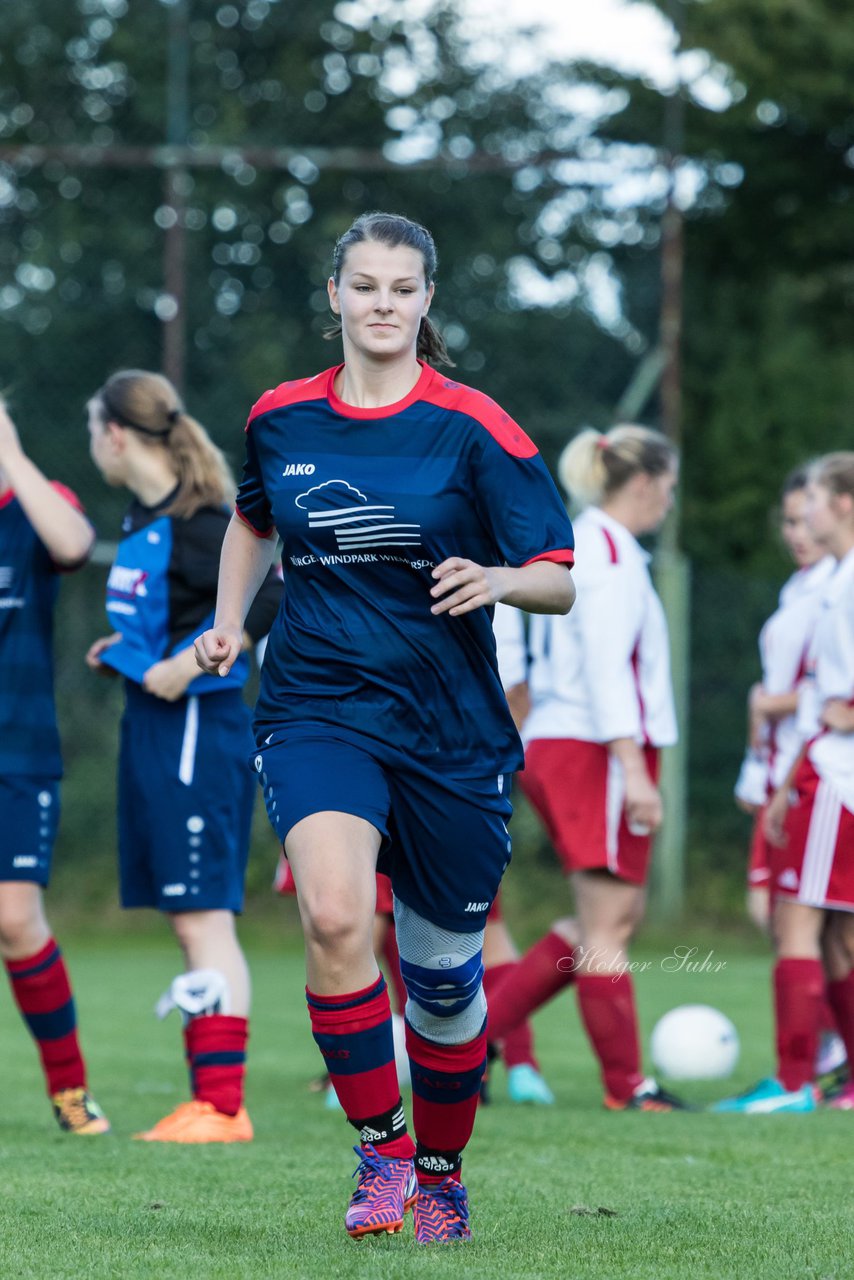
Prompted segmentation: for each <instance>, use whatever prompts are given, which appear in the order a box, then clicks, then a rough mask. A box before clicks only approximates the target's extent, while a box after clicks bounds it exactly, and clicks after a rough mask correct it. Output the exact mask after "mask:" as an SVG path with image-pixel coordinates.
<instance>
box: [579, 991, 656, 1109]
mask: <svg viewBox="0 0 854 1280" xmlns="http://www.w3.org/2000/svg"><path fill="white" fill-rule="evenodd" d="M577 987H578V1007H579V1010H580V1012H581V1020H582V1022H583V1023H584V1027H585V1030H586V1032H587V1034H588V1036H589V1037H590V1043H591V1045H592V1046H593V1052H594V1053H595V1054H596V1057H597V1058H598V1059H599V1064H600V1066H601V1069H602V1080H603V1082H604V1085H605V1089H606V1091H607V1092H608V1094H609V1095H610V1096H611V1097H612V1098H613V1099H614V1100H615V1101H616V1102H628V1100H629V1098H631V1096H632V1094H633V1093H634V1091H635V1089H636V1088H637V1087H638V1085H639V1084H640V1083H641V1081H642V1080H643V1074H642V1072H641V1066H640V1043H639V1040H638V1018H637V1011H636V1009H635V988H634V983H633V982H632V979H631V975H630V974H628V973H626V972H625V971H623V972H622V973H617V974H613V973H579V974H578V975H577Z"/></svg>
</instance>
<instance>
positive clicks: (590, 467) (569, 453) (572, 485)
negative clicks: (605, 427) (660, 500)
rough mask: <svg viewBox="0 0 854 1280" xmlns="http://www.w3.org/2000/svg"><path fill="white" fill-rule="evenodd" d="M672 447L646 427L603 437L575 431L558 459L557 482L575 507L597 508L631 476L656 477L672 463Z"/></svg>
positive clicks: (593, 432)
mask: <svg viewBox="0 0 854 1280" xmlns="http://www.w3.org/2000/svg"><path fill="white" fill-rule="evenodd" d="M677 456H678V455H677V453H676V450H675V449H674V447H673V445H672V444H671V443H670V441H669V440H668V439H667V437H666V436H664V435H662V434H661V432H660V431H653V430H652V429H651V428H650V427H638V426H634V425H621V426H617V427H612V428H611V430H610V431H608V432H607V433H605V434H603V433H602V432H601V431H596V430H594V429H593V428H592V427H587V428H586V429H585V430H583V431H579V433H578V435H577V436H574V437H573V439H572V440H570V442H569V444H568V445H567V446H566V447H565V449H564V450H563V452H562V453H561V455H560V458H559V459H558V476H559V478H560V482H561V484H562V485H563V487H564V489H565V490H566V492H567V494H568V495H569V496H570V498H571V499H572V501H573V503H574V504H576V505H577V506H579V507H589V506H598V505H599V504H600V503H601V502H603V501H604V500H605V499H606V498H609V497H611V496H612V494H614V493H616V492H617V490H618V489H622V487H623V485H625V484H627V483H628V482H629V480H631V479H632V477H633V476H636V475H640V474H643V475H649V476H659V475H663V474H664V473H665V472H667V471H669V470H670V469H671V468H672V467H673V466H674V465H675V463H676V459H677Z"/></svg>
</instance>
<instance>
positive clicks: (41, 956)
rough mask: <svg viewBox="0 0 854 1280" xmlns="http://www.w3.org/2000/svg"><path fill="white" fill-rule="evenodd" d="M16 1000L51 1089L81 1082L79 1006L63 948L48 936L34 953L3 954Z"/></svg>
mask: <svg viewBox="0 0 854 1280" xmlns="http://www.w3.org/2000/svg"><path fill="white" fill-rule="evenodd" d="M6 972H7V973H8V975H9V982H10V983H11V986H12V994H13V996H14V997H15V1003H16V1004H17V1006H18V1008H19V1009H20V1011H21V1014H22V1016H23V1018H24V1021H25V1022H26V1024H27V1026H28V1027H29V1029H30V1033H31V1035H32V1037H33V1039H34V1040H35V1042H36V1045H37V1047H38V1051H39V1055H40V1057H41V1060H42V1067H43V1068H44V1073H45V1079H46V1081H47V1091H48V1093H49V1094H51V1095H52V1094H54V1093H59V1092H60V1090H62V1089H77V1088H81V1087H83V1088H85V1086H86V1066H85V1063H84V1061H83V1055H82V1054H81V1052H80V1044H79V1042H78V1039H77V1011H76V1009H75V1006H74V997H73V995H72V993H71V983H70V981H69V978H68V970H67V969H66V967H65V961H64V960H63V958H62V952H61V951H60V949H59V947H58V946H57V945H56V942H55V941H54V939H53V938H51V939H50V940H49V941H48V942H46V943H45V945H44V946H43V947H42V948H41V950H40V951H37V952H36V954H35V955H32V956H27V957H26V958H24V959H23V960H7V961H6Z"/></svg>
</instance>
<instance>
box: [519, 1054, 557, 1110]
mask: <svg viewBox="0 0 854 1280" xmlns="http://www.w3.org/2000/svg"><path fill="white" fill-rule="evenodd" d="M507 1092H508V1094H509V1095H510V1101H511V1102H533V1103H535V1104H536V1105H538V1106H541V1107H550V1106H552V1104H553V1103H554V1100H555V1096H554V1094H553V1093H552V1091H551V1089H550V1088H549V1086H548V1085H547V1084H546V1082H545V1080H544V1079H543V1077H542V1076H541V1075H540V1073H539V1071H537V1069H536V1068H535V1067H532V1066H531V1064H530V1063H529V1062H520V1063H518V1064H517V1065H516V1066H515V1067H510V1069H509V1071H508V1072H507Z"/></svg>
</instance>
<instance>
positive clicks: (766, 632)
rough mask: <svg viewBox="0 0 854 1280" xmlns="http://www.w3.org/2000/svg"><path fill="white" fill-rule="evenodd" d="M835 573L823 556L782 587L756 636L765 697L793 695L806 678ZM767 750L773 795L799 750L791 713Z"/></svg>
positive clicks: (780, 723) (775, 731)
mask: <svg viewBox="0 0 854 1280" xmlns="http://www.w3.org/2000/svg"><path fill="white" fill-rule="evenodd" d="M835 567H836V562H835V560H834V559H833V556H824V557H823V558H822V559H821V560H819V561H818V562H817V563H816V564H813V565H809V566H808V567H807V568H805V569H799V570H798V571H797V573H793V574H792V576H791V577H790V578H789V580H788V582H786V583H785V585H784V586H783V589H782V590H781V592H780V601H779V604H778V606H777V609H776V610H775V612H774V613H772V615H771V617H770V618H769V619H768V621H767V622H766V623H765V625H764V627H763V628H762V631H761V632H760V634H759V656H760V658H761V661H762V686H763V688H764V689H765V692H766V693H769V694H772V695H778V694H785V693H793V692H794V691H795V690H796V689H797V688H798V686H799V685H800V683H801V681H802V680H803V679H804V677H805V676H806V673H807V668H808V658H809V651H810V643H811V641H812V637H813V632H814V631H815V626H816V622H817V620H818V615H819V612H820V610H821V602H822V597H823V593H824V589H825V586H826V584H827V582H828V580H829V578H830V577H831V575H832V573H833V571H834V568H835ZM767 745H768V778H769V785H770V786H772V787H773V788H775V789H776V788H777V787H779V786H780V785H781V783H782V782H783V779H784V778H785V777H786V774H787V773H788V772H789V769H790V768H791V766H792V764H793V763H794V761H795V757H796V756H797V754H798V752H799V751H800V749H801V747H802V746H803V738H802V737H801V734H800V732H799V730H798V723H797V716H796V715H795V714H794V713H793V714H792V715H789V716H784V717H783V718H782V719H781V720H778V721H777V722H776V723H775V724H774V726H773V728H772V730H771V732H770V733H769V738H768V744H767Z"/></svg>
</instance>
